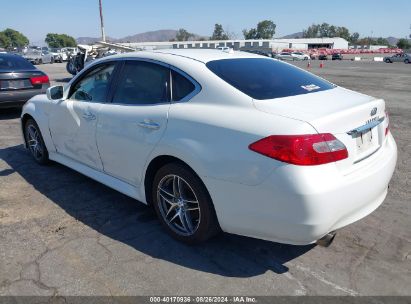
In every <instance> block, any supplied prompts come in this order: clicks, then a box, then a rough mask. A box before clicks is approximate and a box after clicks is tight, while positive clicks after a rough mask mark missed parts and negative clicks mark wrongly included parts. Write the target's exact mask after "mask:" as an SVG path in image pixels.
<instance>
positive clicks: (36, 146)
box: [27, 124, 44, 160]
mask: <svg viewBox="0 0 411 304" xmlns="http://www.w3.org/2000/svg"><path fill="white" fill-rule="evenodd" d="M27 137H28V138H27V145H28V146H29V149H30V152H31V154H32V155H33V157H34V158H35V159H37V160H40V159H41V158H42V157H43V155H44V147H43V144H42V141H41V137H40V132H39V131H38V129H37V128H36V127H35V126H34V125H32V124H29V125H28V126H27Z"/></svg>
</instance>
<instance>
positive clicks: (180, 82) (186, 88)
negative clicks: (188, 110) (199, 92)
mask: <svg viewBox="0 0 411 304" xmlns="http://www.w3.org/2000/svg"><path fill="white" fill-rule="evenodd" d="M171 75H172V77H173V101H180V100H181V99H183V98H184V97H186V96H187V95H188V94H190V93H191V92H193V91H194V89H195V86H194V84H193V83H192V82H191V81H190V80H188V79H187V78H185V77H184V76H183V75H181V74H180V73H177V72H176V71H172V72H171Z"/></svg>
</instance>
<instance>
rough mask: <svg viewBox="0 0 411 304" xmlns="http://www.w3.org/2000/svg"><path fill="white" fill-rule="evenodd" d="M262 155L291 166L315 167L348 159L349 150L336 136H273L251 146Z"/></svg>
mask: <svg viewBox="0 0 411 304" xmlns="http://www.w3.org/2000/svg"><path fill="white" fill-rule="evenodd" d="M249 149H250V150H252V151H254V152H257V153H260V154H262V155H265V156H268V157H270V158H274V159H276V160H279V161H282V162H286V163H289V164H294V165H300V166H315V165H322V164H327V163H331V162H336V161H339V160H342V159H345V158H347V157H348V151H347V148H346V147H345V146H344V144H343V143H342V142H341V141H339V140H338V139H337V138H335V137H334V135H332V134H329V133H325V134H309V135H272V136H269V137H266V138H263V139H261V140H259V141H257V142H255V143H252V144H251V145H250V146H249Z"/></svg>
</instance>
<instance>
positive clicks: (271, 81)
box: [206, 58, 335, 100]
mask: <svg viewBox="0 0 411 304" xmlns="http://www.w3.org/2000/svg"><path fill="white" fill-rule="evenodd" d="M206 65H207V67H208V68H209V69H210V70H211V71H212V72H213V73H214V74H216V75H217V76H218V77H220V78H221V79H223V80H224V81H226V82H227V83H229V84H230V85H232V86H233V87H235V88H236V89H238V90H240V91H241V92H243V93H244V94H247V95H248V96H250V97H251V98H253V99H260V100H264V99H274V98H280V97H288V96H295V95H301V94H308V93H313V92H319V91H325V90H330V89H333V88H335V86H334V85H333V84H331V83H329V82H328V81H326V80H324V79H321V78H319V77H317V76H315V75H313V74H311V73H308V72H305V71H303V70H301V69H299V68H296V67H294V66H292V65H289V64H286V63H283V62H281V61H278V60H274V59H268V58H241V59H240V58H239V59H222V60H215V61H210V62H208V63H207V64H206Z"/></svg>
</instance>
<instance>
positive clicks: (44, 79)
mask: <svg viewBox="0 0 411 304" xmlns="http://www.w3.org/2000/svg"><path fill="white" fill-rule="evenodd" d="M30 82H31V84H32V85H36V84H43V83H50V80H49V77H48V76H47V75H41V76H35V77H31V78H30Z"/></svg>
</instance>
